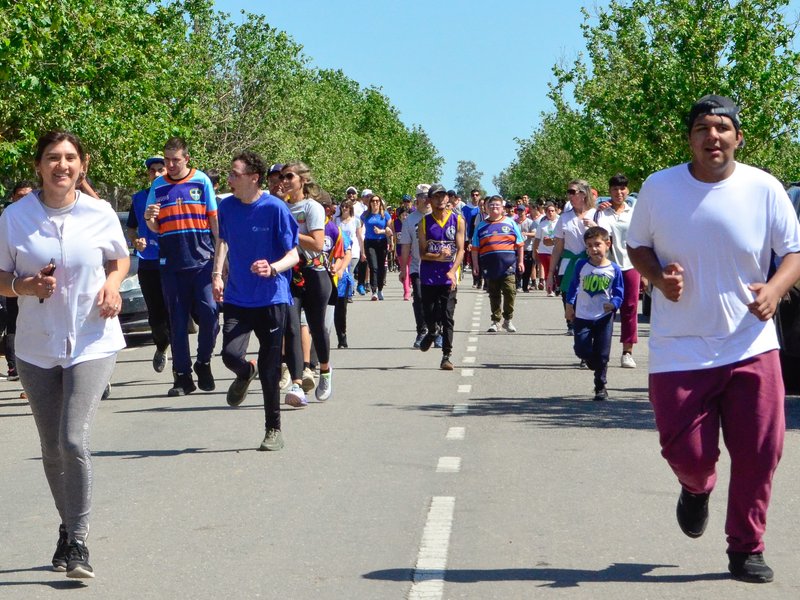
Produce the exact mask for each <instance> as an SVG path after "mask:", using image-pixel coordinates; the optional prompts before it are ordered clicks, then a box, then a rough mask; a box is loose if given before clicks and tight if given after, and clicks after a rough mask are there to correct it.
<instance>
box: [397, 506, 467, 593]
mask: <svg viewBox="0 0 800 600" xmlns="http://www.w3.org/2000/svg"><path fill="white" fill-rule="evenodd" d="M455 505H456V499H455V498H453V497H452V496H434V497H433V499H432V500H431V509H430V511H428V520H427V521H426V522H425V529H424V530H423V532H422V541H421V542H420V545H419V554H418V555H417V564H416V567H415V568H414V578H413V579H414V583H413V584H412V585H411V591H410V592H409V594H408V600H439V599H441V597H442V594H443V593H444V574H445V569H446V568H447V551H448V549H449V546H450V532H451V531H452V529H453V511H454V509H455Z"/></svg>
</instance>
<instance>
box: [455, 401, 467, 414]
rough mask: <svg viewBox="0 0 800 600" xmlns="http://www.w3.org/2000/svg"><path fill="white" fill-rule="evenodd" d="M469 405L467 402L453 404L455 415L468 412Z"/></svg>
mask: <svg viewBox="0 0 800 600" xmlns="http://www.w3.org/2000/svg"><path fill="white" fill-rule="evenodd" d="M467 410H468V407H467V405H466V404H454V405H453V414H454V415H465V414H467Z"/></svg>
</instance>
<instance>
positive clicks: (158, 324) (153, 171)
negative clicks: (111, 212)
mask: <svg viewBox="0 0 800 600" xmlns="http://www.w3.org/2000/svg"><path fill="white" fill-rule="evenodd" d="M144 166H145V168H146V169H147V177H148V178H149V180H150V183H151V184H152V183H153V181H155V180H156V178H158V177H161V176H162V175H164V174H165V173H166V172H167V169H166V167H165V166H164V157H163V156H151V157H150V158H148V159H147V160H146V161H144ZM149 193H150V187H146V188H144V189H142V190H139V191H138V192H136V193H135V194H134V195H133V196H132V198H131V199H132V202H131V210H130V211H129V212H128V221H127V223H126V225H127V226H128V239H129V240H130V241H131V244H133V247H134V249H135V250H136V256H137V257H138V259H139V261H138V264H139V266H138V270H137V274H138V277H139V286H140V287H141V288H142V296H143V297H144V303H145V305H146V306H147V322H148V323H149V324H150V331H151V332H152V334H153V341H154V342H155V345H156V351H155V354H153V369H155V371H156V373H161V371H163V370H164V367H166V366H167V347H168V346H169V313H168V312H167V305H166V304H165V303H164V293H163V292H162V290H161V274H160V272H159V256H158V234H157V233H155V232H153V231H150V228H148V227H147V223H146V222H145V219H144V210H145V206H146V205H147V195H148V194H149Z"/></svg>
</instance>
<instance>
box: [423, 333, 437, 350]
mask: <svg viewBox="0 0 800 600" xmlns="http://www.w3.org/2000/svg"><path fill="white" fill-rule="evenodd" d="M435 341H436V334H435V333H426V334H425V337H424V338H422V341H421V342H420V343H419V349H420V350H422V351H423V352H427V351H428V350H430V349H431V346H433V342H435Z"/></svg>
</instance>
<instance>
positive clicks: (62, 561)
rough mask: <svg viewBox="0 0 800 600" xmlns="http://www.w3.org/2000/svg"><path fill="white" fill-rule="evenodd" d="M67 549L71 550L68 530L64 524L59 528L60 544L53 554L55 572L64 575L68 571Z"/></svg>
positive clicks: (57, 543)
mask: <svg viewBox="0 0 800 600" xmlns="http://www.w3.org/2000/svg"><path fill="white" fill-rule="evenodd" d="M67 548H69V538H68V537H67V528H66V527H64V525H63V524H62V525H59V526H58V542H56V551H55V553H54V554H53V571H58V572H59V573H63V572H64V571H66V570H67Z"/></svg>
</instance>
